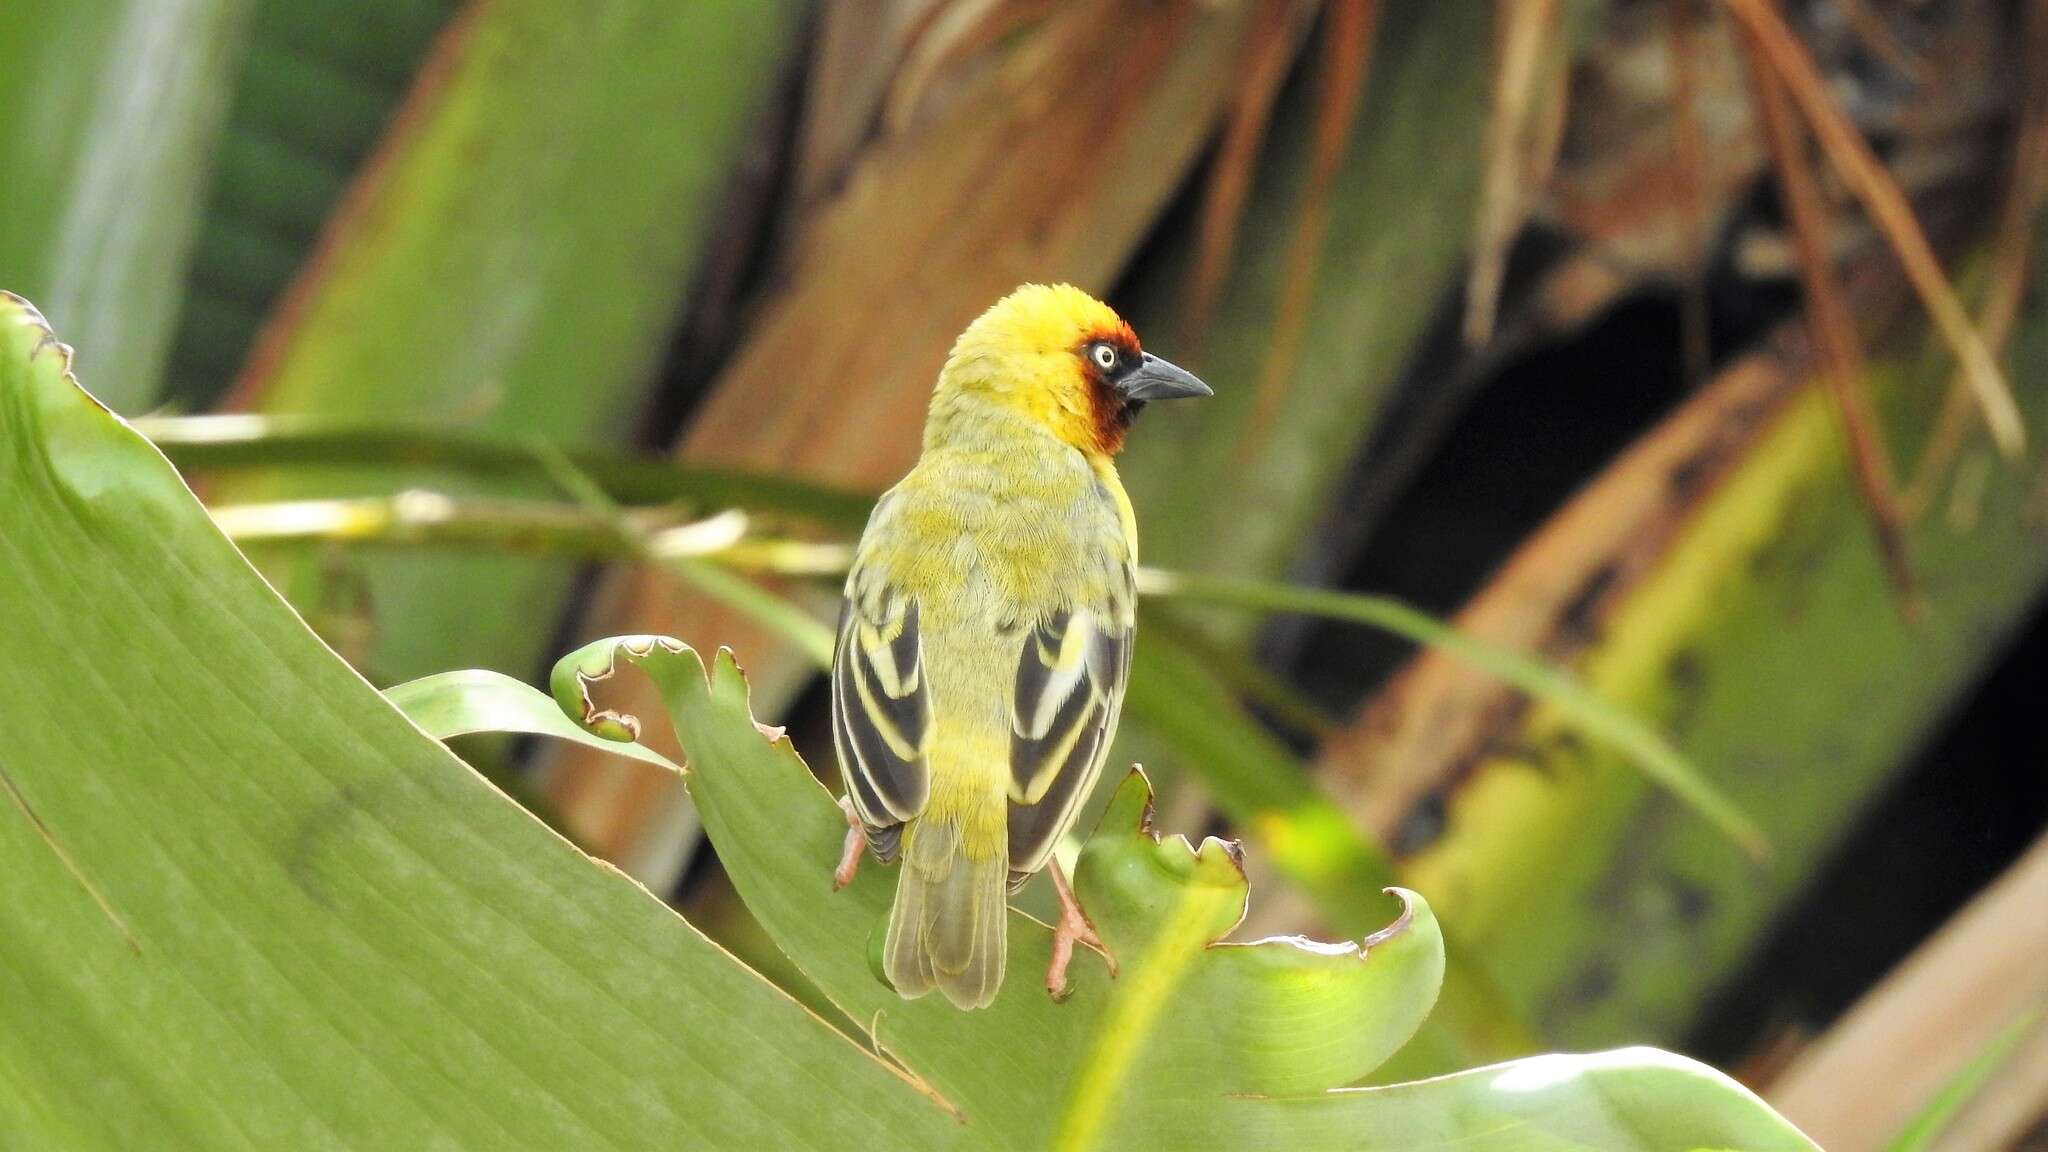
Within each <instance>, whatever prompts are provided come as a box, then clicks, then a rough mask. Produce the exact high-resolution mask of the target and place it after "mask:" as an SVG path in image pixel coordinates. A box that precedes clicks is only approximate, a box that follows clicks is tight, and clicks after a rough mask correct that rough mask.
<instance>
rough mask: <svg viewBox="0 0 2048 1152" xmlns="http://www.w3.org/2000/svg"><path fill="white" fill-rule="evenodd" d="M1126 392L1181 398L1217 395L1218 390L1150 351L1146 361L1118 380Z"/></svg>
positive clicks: (1133, 396)
mask: <svg viewBox="0 0 2048 1152" xmlns="http://www.w3.org/2000/svg"><path fill="white" fill-rule="evenodd" d="M1117 383H1118V386H1119V387H1121V388H1122V389H1123V392H1124V395H1126V396H1128V397H1130V398H1131V399H1133V400H1178V399H1180V398H1181V397H1183V396H1214V395H1215V394H1216V392H1215V390H1214V389H1212V388H1210V387H1209V386H1208V385H1207V384H1204V383H1202V382H1201V381H1200V380H1198V379H1196V377H1195V374H1194V373H1192V372H1190V371H1188V370H1187V369H1185V368H1181V367H1179V366H1177V365H1175V364H1173V363H1171V362H1170V361H1166V360H1161V359H1160V358H1159V357H1157V356H1154V355H1153V354H1151V353H1150V352H1147V353H1145V361H1144V363H1142V364H1140V365H1138V367H1137V368H1136V369H1134V370H1132V372H1131V373H1130V375H1128V376H1125V377H1124V378H1123V379H1122V380H1120V381H1118V382H1117Z"/></svg>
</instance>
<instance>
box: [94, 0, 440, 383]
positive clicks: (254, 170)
mask: <svg viewBox="0 0 2048 1152" xmlns="http://www.w3.org/2000/svg"><path fill="white" fill-rule="evenodd" d="M457 6H458V0H264V2H262V3H258V4H256V5H255V8H256V13H255V17H254V19H252V20H251V21H250V29H249V32H248V37H247V47H246V49H245V50H244V52H243V53H242V57H241V61H240V66H239V67H238V68H234V69H230V70H228V72H227V75H226V79H231V80H232V82H233V85H234V95H233V97H232V98H231V99H230V101H229V107H228V114H227V123H226V125H225V127H224V128H223V130H222V133H221V135H222V140H221V146H220V159H219V163H218V164H216V165H215V167H214V172H213V178H212V180H211V181H210V187H209V188H208V189H207V194H206V197H205V199H206V213H205V220H204V222H203V224H202V226H201V228H200V230H199V236H198V239H197V241H196V242H195V244H194V246H193V251H192V261H191V267H190V268H189V269H187V271H186V273H185V276H184V284H183V287H184V292H185V305H184V309H183V311H182V314H181V315H180V317H179V322H178V329H177V335H176V337H175V339H174V340H173V341H172V343H171V349H170V357H169V363H168V364H167V365H166V367H165V388H164V395H163V400H164V401H165V402H167V403H169V404H173V405H176V406H179V407H182V408H186V409H190V410H204V409H206V408H210V407H212V406H213V404H214V402H215V401H216V400H217V399H218V398H219V396H220V394H221V393H222V392H223V391H225V390H226V389H227V387H228V385H229V384H230V383H231V382H232V381H233V380H234V378H235V376H236V374H237V373H239V372H240V371H241V368H242V365H243V364H244V363H245V361H246V359H247V356H248V353H249V348H250V345H251V344H253V343H254V342H255V339H256V336H257V334H258V331H259V330H260V328H261V326H262V324H263V321H264V319H265V318H266V317H268V316H269V315H270V314H271V312H272V310H273V307H274V305H275V303H276V301H277V299H278V298H279V297H280V296H281V295H282V294H283V293H284V291H285V289H286V288H287V287H288V286H289V285H290V284H291V282H292V279H293V277H294V276H296V275H297V274H298V271H299V268H300V266H301V265H302V264H303V263H304V262H305V259H306V257H307V256H308V255H309V254H310V253H311V252H312V251H313V248H314V245H315V242H316V241H317V240H318V238H319V233H320V228H321V225H322V224H323V223H324V222H325V221H326V219H327V217H328V214H329V212H330V210H331V209H332V208H333V207H334V205H335V203H336V202H337V201H338V200H340V198H341V196H342V194H343V192H344V190H345V189H346V188H347V186H348V182H349V178H350V176H351V175H352V174H354V173H355V172H356V170H357V168H358V166H359V165H361V164H362V163H363V161H364V159H365V158H366V157H368V156H369V155H370V154H371V150H372V149H373V148H374V147H375V146H376V144H377V142H378V140H379V139H380V138H382V136H383V134H384V131H385V127H386V123H387V122H388V121H389V120H390V118H391V114H392V112H393V111H395V110H396V108H397V107H398V103H399V100H400V98H401V97H403V96H404V95H405V93H406V90H407V89H408V88H409V87H410V86H411V84H412V81H413V76H414V72H415V70H416V69H417V68H418V66H419V63H420V60H421V58H422V57H423V56H425V55H426V53H427V50H428V47H429V46H430V45H431V44H432V43H433V41H434V39H435V36H436V34H437V33H439V32H440V31H441V29H442V28H443V26H444V25H446V24H447V23H448V19H449V16H450V15H451V14H452V13H453V12H454V11H455V10H456V9H457ZM95 378H96V377H95Z"/></svg>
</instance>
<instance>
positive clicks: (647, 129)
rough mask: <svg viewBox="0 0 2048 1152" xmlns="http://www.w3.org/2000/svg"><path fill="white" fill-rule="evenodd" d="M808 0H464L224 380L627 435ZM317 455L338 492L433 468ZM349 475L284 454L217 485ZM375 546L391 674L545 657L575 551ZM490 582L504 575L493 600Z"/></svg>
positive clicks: (503, 426)
mask: <svg viewBox="0 0 2048 1152" xmlns="http://www.w3.org/2000/svg"><path fill="white" fill-rule="evenodd" d="M801 12H802V5H800V4H797V3H794V2H793V0H761V2H753V0H747V2H736V0H609V2H607V3H603V4H594V5H593V4H561V3H557V2H556V0H494V2H493V3H489V4H478V5H473V6H471V7H469V8H468V9H467V10H466V11H465V13H464V14H463V15H462V16H461V17H459V18H458V19H457V20H456V22H455V23H454V25H452V26H451V28H450V30H449V32H448V34H447V35H445V36H443V37H442V38H441V39H440V40H439V41H438V42H437V44H436V46H435V50H434V54H433V55H432V56H431V57H430V59H429V61H428V63H427V64H426V65H425V67H424V69H423V76H426V77H428V78H429V80H428V81H427V82H425V83H424V85H423V86H421V87H416V88H415V90H414V92H413V94H412V96H411V97H410V98H409V103H408V105H407V108H406V113H405V117H404V119H403V130H402V131H398V132H394V133H393V134H391V135H388V136H387V137H386V138H385V140H384V142H383V146H382V148H381V150H380V151H379V152H378V154H377V155H376V156H375V157H374V158H373V160H372V162H371V163H370V164H369V165H368V166H367V167H366V169H365V175H364V178H363V179H364V182H363V183H360V184H359V185H358V186H357V187H356V188H355V189H354V190H353V192H352V194H351V196H350V198H349V201H348V206H347V208H346V209H344V210H343V211H342V213H341V214H340V215H338V216H337V217H336V218H335V219H334V221H333V222H332V223H331V226H330V228H329V231H328V232H327V234H326V237H325V241H324V247H323V256H322V258H321V259H319V260H316V261H314V262H312V263H311V264H309V265H308V266H307V268H306V270H305V272H304V274H303V275H302V277H301V279H300V280H299V281H298V282H297V283H296V284H295V285H294V286H293V290H292V291H293V306H292V307H291V308H290V309H287V310H286V311H285V312H282V313H280V317H281V319H280V323H279V324H278V325H277V326H276V327H274V328H273V329H272V330H271V332H269V333H267V334H266V343H265V346H264V348H262V349H261V350H259V352H258V353H257V354H256V355H254V356H252V358H251V359H250V361H249V365H248V368H247V370H246V371H245V372H244V374H243V375H242V377H241V378H240V380H239V381H238V384H237V387H236V389H235V392H234V394H233V396H232V397H231V403H233V404H234V405H235V406H238V407H241V408H245V409H247V410H250V411H259V412H265V413H280V414H281V413H317V414H321V415H325V416H330V417H343V418H351V419H356V420H368V419H392V418H398V417H411V418H439V419H452V418H456V417H460V416H464V415H468V416H472V417H475V416H480V417H481V421H480V422H481V425H482V426H483V427H484V428H486V429H488V430H492V431H496V432H499V433H506V434H517V435H526V436H544V437H547V438H549V439H550V440H553V441H555V442H557V443H560V444H563V445H566V446H588V445H590V444H593V443H599V442H605V441H609V440H615V439H617V438H619V437H620V436H622V435H623V434H624V433H625V431H626V427H627V422H628V420H629V419H630V417H631V414H632V412H633V411H634V409H635V407H636V406H637V403H638V400H639V398H640V396H641V394H642V392H643V390H644V389H645V387H646V386H647V384H648V380H649V377H650V375H651V374H652V373H653V372H654V370H655V369H656V368H657V367H658V365H659V364H660V362H661V358H662V356H663V355H664V354H665V353H666V352H667V351H668V348H669V342H670V337H671V334H672V330H673V327H674V325H675V324H676V323H677V320H678V317H679V316H680V315H681V313H682V310H683V306H684V304H685V297H686V295H687V293H688V290H689V287H690V284H691V276H690V271H691V269H692V267H693V265H694V262H695V260H696V259H697V257H698V256H699V254H700V253H701V252H702V251H703V250H704V246H705V242H706V240H707V239H708V238H709V237H711V236H713V235H715V232H714V229H713V227H712V225H713V222H714V220H715V219H716V213H717V209H718V206H719V203H720V193H721V192H722V191H723V190H724V189H725V188H726V187H727V182H728V180H729V179H730V178H731V173H732V172H733V166H734V164H735V163H736V161H737V159H738V157H739V156H740V153H741V151H742V149H743V148H744V147H745V146H746V144H747V142H748V139H749V129H750V128H751V127H752V126H753V124H754V122H755V117H756V115H757V113H758V112H759V110H760V107H761V105H762V103H763V101H764V99H765V98H766V97H767V95H768V93H769V91H770V89H771V87H772V83H773V80H774V78H775V77H776V76H777V75H778V74H779V71H780V68H781V65H782V63H783V61H784V60H785V59H786V56H787V54H788V53H789V52H791V51H793V50H794V48H795V46H796V45H797V43H798V41H797V40H796V39H795V38H794V37H793V33H794V32H795V31H796V29H797V27H798V24H799V17H800V16H801ZM324 479H325V480H326V481H328V482H329V484H330V485H339V486H340V490H343V491H348V490H360V488H361V487H362V486H363V485H364V484H375V485H378V486H379V490H383V491H389V490H393V489H395V488H402V487H405V486H408V485H410V484H415V483H418V482H419V479H418V477H417V476H414V477H411V478H401V479H395V478H393V477H391V476H389V475H388V474H386V475H375V476H365V475H363V474H361V473H355V474H353V475H348V474H344V475H339V476H337V475H333V474H329V475H328V476H326V477H324ZM334 490H335V488H334V487H332V486H326V487H323V485H322V484H321V482H320V480H317V479H316V480H313V481H311V482H310V483H309V482H307V480H306V479H304V478H300V479H299V480H298V481H297V482H295V483H287V482H285V481H282V480H279V479H276V478H270V479H262V480H253V479H252V480H244V481H237V482H235V483H232V484H224V485H222V486H221V487H220V489H219V496H220V498H222V499H224V500H237V501H246V500H257V499H263V500H269V499H284V498H304V497H308V496H317V495H325V494H328V493H330V492H332V491H334ZM484 490H485V491H492V492H495V493H497V494H500V495H505V494H512V493H516V492H517V491H518V489H517V488H508V487H507V486H505V485H503V484H498V485H492V486H490V487H488V488H486V489H484ZM366 571H367V574H368V577H369V582H370V584H371V587H372V591H373V594H374V596H375V601H376V603H377V605H378V612H379V628H378V637H379V647H378V649H377V650H376V652H375V653H374V656H373V658H372V660H371V663H372V665H373V666H374V667H375V668H376V669H377V670H378V671H379V672H380V673H382V674H383V675H385V676H386V677H388V678H390V679H404V678H410V677H412V676H417V675H424V674H426V673H429V672H434V671H440V670H442V669H446V668H450V667H462V666H474V667H486V668H519V667H524V666H526V665H527V664H528V663H529V662H531V661H534V660H537V659H539V658H540V657H541V655H542V653H541V651H540V645H541V643H542V642H543V639H544V632H543V631H542V630H536V629H535V628H533V627H532V619H533V613H534V611H535V610H536V607H537V606H540V605H546V604H549V603H551V602H553V601H554V600H556V599H557V598H558V597H559V596H560V595H561V594H562V593H563V592H564V591H565V590H566V587H567V577H568V566H567V565H566V564H563V563H553V564H550V563H548V562H545V561H536V560H521V559H508V558H501V557H474V556H445V555H408V556H380V557H376V558H374V563H371V564H368V565H366ZM478 587H489V588H491V589H493V591H494V593H496V594H497V598H495V599H494V602H493V603H491V604H490V605H487V606H483V607H484V608H487V609H488V610H480V606H479V605H478V604H477V602H476V592H475V590H476V589H477V588H478ZM542 610H543V611H544V610H545V609H542Z"/></svg>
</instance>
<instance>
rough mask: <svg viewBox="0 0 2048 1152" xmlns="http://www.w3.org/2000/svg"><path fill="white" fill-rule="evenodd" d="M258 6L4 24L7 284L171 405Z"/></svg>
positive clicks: (118, 399)
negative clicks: (182, 313)
mask: <svg viewBox="0 0 2048 1152" xmlns="http://www.w3.org/2000/svg"><path fill="white" fill-rule="evenodd" d="M249 8H250V3H249V0H188V2H185V3H174V4H167V3H162V2H161V0H65V2H62V3H58V2H54V0H41V2H38V0H28V2H27V3H23V4H9V5H7V7H6V9H5V12H4V14H0V190H4V193H0V288H11V289H14V290H16V291H19V292H26V293H29V294H30V295H33V296H35V297H36V298H37V299H39V300H41V301H42V302H43V304H44V306H45V307H46V308H47V309H48V310H49V313H50V315H51V316H53V317H54V318H55V319H56V321H57V322H58V323H59V324H62V325H63V326H64V328H65V330H66V331H67V332H69V333H70V334H71V336H72V338H73V339H76V340H80V341H82V342H84V343H85V345H86V347H87V357H88V366H89V367H90V369H91V371H92V374H93V378H94V379H95V380H97V381H98V386H99V394H100V397H101V399H103V400H105V401H106V402H107V403H109V404H112V405H114V406H115V407H117V408H120V409H122V410H123V411H133V410H136V409H139V408H143V407H147V406H148V404H149V403H150V402H151V401H152V400H153V399H154V398H155V397H156V395H157V385H158V378H159V376H160V374H161V372H162V370H163V364H164V360H165V358H166V356H167V355H168V351H169V346H170V342H171V336H172V331H173V326H174V324H175V323H176V321H177V319H178V312H179V306H180V302H181V301H182V300H183V298H184V293H183V288H184V285H183V282H182V281H183V274H184V269H185V264H186V258H187V256H188V255H189V253H190V251H191V248H192V243H193V238H194V236H195V235H196V234H197V232H198V230H199V222H200V215H201V211H200V209H201V200H202V194H203V192H204V190H205V185H206V177H207V173H208V172H209V171H210V170H211V168H212V164H213V157H214V152H215V149H214V143H215V139H216V137H217V136H218V135H219V130H220V126H221V123H222V121H223V119H224V117H225V114H226V107H227V103H228V92H229V89H230V87H231V85H232V80H233V75H234V62H235V60H236V58H237V57H238V56H239V54H240V51H241V44H242V42H243V39H244V31H245V28H246V25H247V24H248V12H249Z"/></svg>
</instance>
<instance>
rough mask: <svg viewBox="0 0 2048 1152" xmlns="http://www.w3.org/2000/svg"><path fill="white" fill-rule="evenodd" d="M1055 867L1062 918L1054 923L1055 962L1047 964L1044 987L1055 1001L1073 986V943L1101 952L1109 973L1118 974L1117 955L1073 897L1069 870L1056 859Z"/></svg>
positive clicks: (1053, 865)
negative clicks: (1070, 980)
mask: <svg viewBox="0 0 2048 1152" xmlns="http://www.w3.org/2000/svg"><path fill="white" fill-rule="evenodd" d="M1051 868H1052V890H1053V893H1054V894H1055V895H1057V896H1058V897H1059V901H1060V918H1059V922H1058V923H1056V924H1054V925H1053V927H1052V962H1051V963H1049V964H1047V965H1046V966H1045V990H1046V992H1047V993H1048V994H1049V995H1051V996H1052V998H1053V999H1054V1000H1055V1001H1060V1000H1065V999H1066V998H1067V996H1068V995H1069V994H1071V993H1072V992H1073V989H1072V988H1070V987H1069V986H1068V985H1067V966H1068V965H1069V964H1071V963H1073V961H1074V945H1076V944H1086V945H1087V946H1088V947H1090V948H1093V949H1095V951H1096V952H1098V953H1100V954H1101V955H1102V959H1103V962H1104V963H1106V964H1108V965H1109V974H1110V976H1111V977H1112V978H1114V977H1115V976H1116V957H1115V956H1112V955H1110V952H1109V947H1108V946H1107V945H1105V944H1104V943H1103V942H1102V937H1100V936H1098V935H1096V934H1095V925H1093V924H1091V923H1089V921H1088V914H1087V913H1086V912H1083V911H1082V910H1081V902H1080V901H1079V900H1077V899H1075V898H1074V888H1073V886H1072V885H1070V884H1068V883H1067V873H1066V870H1065V869H1063V868H1061V867H1060V862H1059V861H1058V860H1054V861H1052V863H1051Z"/></svg>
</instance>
